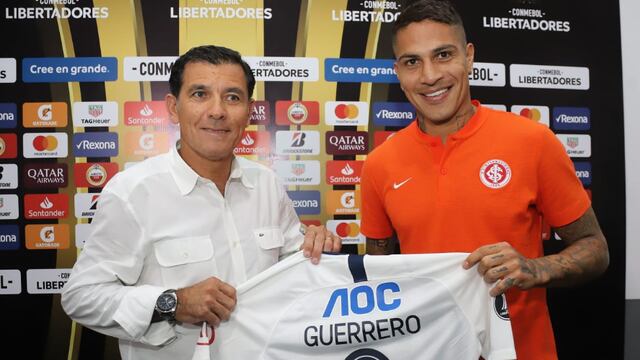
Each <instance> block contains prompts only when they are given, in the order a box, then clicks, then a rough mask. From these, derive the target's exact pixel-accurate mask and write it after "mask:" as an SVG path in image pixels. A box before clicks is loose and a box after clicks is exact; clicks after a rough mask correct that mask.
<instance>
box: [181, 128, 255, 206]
mask: <svg viewBox="0 0 640 360" xmlns="http://www.w3.org/2000/svg"><path fill="white" fill-rule="evenodd" d="M179 148H180V140H178V141H177V142H176V145H175V146H173V147H172V149H171V175H172V176H173V179H174V181H175V182H176V185H177V186H178V189H179V190H180V194H182V195H187V194H189V193H190V192H191V191H192V190H193V188H195V186H196V184H197V183H198V180H200V181H209V180H207V179H204V178H202V177H201V176H200V175H198V173H196V172H195V171H194V170H193V169H192V168H191V167H190V166H189V165H188V164H187V163H186V162H185V161H184V159H182V156H180V154H179V153H178V149H179ZM236 180H237V181H240V182H241V183H242V185H244V186H245V187H246V188H248V189H253V188H254V187H255V182H256V181H257V179H256V178H255V175H254V174H253V172H250V171H246V169H244V168H243V167H242V165H241V164H240V160H239V159H238V158H237V157H235V156H234V158H233V161H232V162H231V174H230V176H229V181H236Z"/></svg>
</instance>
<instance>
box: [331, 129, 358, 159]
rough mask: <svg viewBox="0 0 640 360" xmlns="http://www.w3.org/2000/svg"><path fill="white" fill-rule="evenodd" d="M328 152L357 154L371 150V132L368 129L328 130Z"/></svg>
mask: <svg viewBox="0 0 640 360" xmlns="http://www.w3.org/2000/svg"><path fill="white" fill-rule="evenodd" d="M325 136H326V142H325V148H326V150H327V154H332V155H357V154H366V153H367V152H369V133H367V132H366V131H327V132H326V134H325Z"/></svg>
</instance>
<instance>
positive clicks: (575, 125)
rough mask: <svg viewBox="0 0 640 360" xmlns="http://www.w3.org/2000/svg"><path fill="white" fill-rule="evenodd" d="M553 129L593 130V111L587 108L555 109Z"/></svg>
mask: <svg viewBox="0 0 640 360" xmlns="http://www.w3.org/2000/svg"><path fill="white" fill-rule="evenodd" d="M553 128H554V129H556V130H589V129H591V111H590V110H589V108H586V107H554V108H553Z"/></svg>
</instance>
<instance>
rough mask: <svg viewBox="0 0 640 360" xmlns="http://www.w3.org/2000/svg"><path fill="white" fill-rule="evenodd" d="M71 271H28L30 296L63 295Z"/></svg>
mask: <svg viewBox="0 0 640 360" xmlns="http://www.w3.org/2000/svg"><path fill="white" fill-rule="evenodd" d="M70 275H71V269H29V270H27V292H28V293H29V294H61V293H62V288H63V287H64V284H66V283H67V281H69V276H70Z"/></svg>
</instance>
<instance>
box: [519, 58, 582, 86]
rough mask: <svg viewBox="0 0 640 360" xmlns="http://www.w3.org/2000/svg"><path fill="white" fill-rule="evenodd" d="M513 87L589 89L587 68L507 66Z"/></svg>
mask: <svg viewBox="0 0 640 360" xmlns="http://www.w3.org/2000/svg"><path fill="white" fill-rule="evenodd" d="M509 74H510V76H511V86H512V87H515V88H535V89H567V90H589V68H587V67H575V66H556V65H523V64H511V65H510V66H509Z"/></svg>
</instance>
